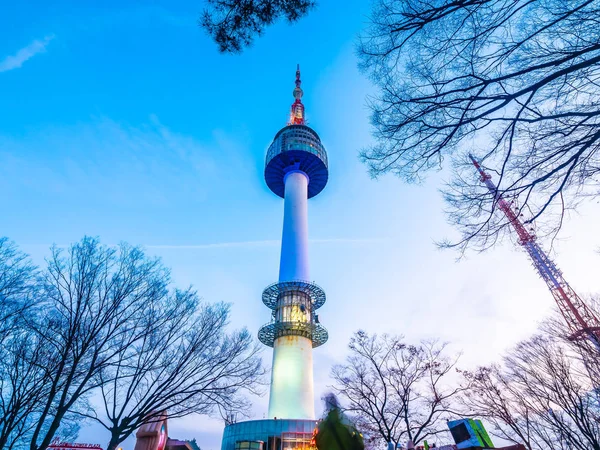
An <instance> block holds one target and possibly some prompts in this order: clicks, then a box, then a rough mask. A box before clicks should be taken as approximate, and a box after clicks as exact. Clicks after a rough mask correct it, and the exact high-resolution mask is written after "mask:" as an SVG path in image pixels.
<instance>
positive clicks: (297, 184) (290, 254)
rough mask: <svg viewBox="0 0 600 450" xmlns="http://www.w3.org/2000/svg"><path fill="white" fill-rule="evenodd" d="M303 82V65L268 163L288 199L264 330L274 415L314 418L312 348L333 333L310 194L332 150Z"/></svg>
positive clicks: (318, 186) (268, 173) (322, 179)
mask: <svg viewBox="0 0 600 450" xmlns="http://www.w3.org/2000/svg"><path fill="white" fill-rule="evenodd" d="M300 85H301V81H300V68H299V67H298V70H297V71H296V88H295V89H294V92H293V94H294V99H295V101H294V103H293V104H292V108H291V114H290V121H289V123H288V125H287V126H286V127H284V128H282V129H281V130H280V131H279V132H278V133H277V134H276V135H275V139H274V140H273V143H272V144H271V145H270V146H269V149H268V151H267V157H266V166H265V180H266V182H267V186H269V188H270V189H271V191H273V192H274V193H275V194H276V195H278V196H280V197H282V198H283V199H284V218H283V235H282V239H281V260H280V264H279V281H278V282H277V283H274V284H272V285H270V286H268V287H267V288H266V289H265V290H264V292H263V295H262V300H263V303H264V304H265V305H266V306H267V307H269V308H270V309H271V310H272V314H271V318H272V320H271V322H270V323H268V324H266V325H264V326H263V327H262V328H261V329H260V330H259V332H258V338H259V339H260V341H261V342H262V343H263V344H265V345H267V346H269V347H273V369H272V375H271V390H270V397H269V417H270V418H279V419H314V417H315V410H314V388H313V358H312V349H313V348H314V347H318V346H320V345H323V344H324V343H325V342H326V341H327V337H328V335H327V330H326V329H325V328H324V327H323V326H322V325H321V324H320V323H319V319H318V316H317V314H316V311H317V309H318V308H320V307H321V306H323V304H324V303H325V292H324V291H323V289H321V288H320V287H319V286H317V285H316V284H314V283H312V282H311V281H310V279H311V278H310V272H309V261H308V199H309V198H311V197H314V196H315V195H317V194H319V193H320V192H321V191H322V190H323V188H324V187H325V185H326V184H327V179H328V163H327V153H326V152H325V148H324V147H323V144H321V139H320V138H319V135H318V134H317V133H316V132H315V131H314V130H313V129H312V128H310V127H308V126H307V125H306V122H305V118H304V105H303V104H302V94H303V92H302V88H301V87H300Z"/></svg>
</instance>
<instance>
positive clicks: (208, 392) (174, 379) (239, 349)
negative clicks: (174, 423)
mask: <svg viewBox="0 0 600 450" xmlns="http://www.w3.org/2000/svg"><path fill="white" fill-rule="evenodd" d="M228 317H229V307H228V306H227V305H224V304H215V305H207V304H200V305H199V304H198V299H197V296H196V294H195V293H194V292H193V291H190V290H187V291H178V292H176V293H175V294H174V295H173V296H169V297H165V298H164V299H161V301H160V303H158V304H155V305H152V307H149V308H148V309H147V310H146V311H144V322H145V324H144V329H145V330H146V332H145V333H144V334H143V335H141V336H140V337H139V339H138V340H137V341H135V342H133V343H131V344H130V345H128V346H127V347H126V348H125V347H124V348H123V349H122V351H121V352H120V353H119V354H118V355H117V356H116V358H115V360H114V361H113V363H112V364H111V365H110V366H109V367H108V368H107V369H106V370H105V371H103V372H102V373H101V380H102V382H101V385H100V392H101V398H102V402H103V410H102V411H101V412H100V414H98V412H97V411H93V412H88V413H83V414H82V415H83V416H84V417H88V418H92V419H94V420H96V421H97V422H99V423H100V424H101V425H102V426H104V427H105V428H106V429H107V430H108V431H109V432H110V434H111V438H110V441H109V443H108V446H107V449H108V450H114V449H115V448H117V447H118V445H119V444H120V443H121V442H122V441H123V440H125V439H126V438H127V437H129V436H130V435H131V434H132V433H133V432H135V430H137V429H138V428H139V427H140V426H141V425H143V424H145V423H149V422H152V421H156V420H160V419H161V417H162V415H163V412H164V411H167V413H168V416H169V418H171V419H173V418H176V417H183V416H186V415H189V414H193V413H199V414H211V413H214V412H216V411H218V412H223V413H225V412H228V413H232V412H241V413H245V412H246V410H247V406H248V405H247V402H246V401H245V400H244V399H243V398H242V397H240V396H239V391H241V390H247V391H252V392H255V388H256V387H257V384H258V382H260V380H261V377H262V375H263V374H264V370H263V369H262V366H261V360H260V358H259V357H258V355H257V352H258V347H257V346H256V345H255V344H254V343H253V339H252V336H251V335H250V334H249V333H248V331H247V330H245V329H243V330H241V331H236V332H233V333H230V334H227V333H226V332H225V331H226V330H225V328H226V325H227V322H228Z"/></svg>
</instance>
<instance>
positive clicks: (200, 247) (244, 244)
mask: <svg viewBox="0 0 600 450" xmlns="http://www.w3.org/2000/svg"><path fill="white" fill-rule="evenodd" d="M309 242H310V243H311V244H377V243H381V242H385V239H352V238H340V239H335V238H333V239H310V240H309ZM276 245H281V241H278V240H274V239H273V240H264V241H240V242H217V243H213V244H181V245H145V246H144V247H145V248H149V249H157V250H162V249H164V250H204V249H211V248H250V247H269V246H276Z"/></svg>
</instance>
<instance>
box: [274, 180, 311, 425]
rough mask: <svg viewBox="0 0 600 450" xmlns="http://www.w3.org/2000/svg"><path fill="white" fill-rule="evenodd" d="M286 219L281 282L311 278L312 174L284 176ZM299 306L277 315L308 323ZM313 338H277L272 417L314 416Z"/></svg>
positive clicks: (282, 248)
mask: <svg viewBox="0 0 600 450" xmlns="http://www.w3.org/2000/svg"><path fill="white" fill-rule="evenodd" d="M284 184H285V196H284V203H285V206H284V218H283V236H282V241H281V260H280V266H279V282H280V283H281V282H286V281H309V264H308V176H307V175H306V174H305V173H304V172H301V171H292V172H289V173H287V174H286V176H285V179H284ZM298 308H299V307H298V305H295V306H292V305H290V306H282V307H281V308H280V309H279V310H278V311H277V312H276V314H277V315H278V319H279V320H280V321H283V322H287V321H299V322H308V321H310V317H307V313H306V312H305V311H302V310H300V309H298ZM312 347H313V345H312V340H311V339H309V338H306V337H303V336H294V335H286V336H281V337H278V338H277V339H275V342H274V345H273V368H272V373H271V393H270V397H269V417H270V418H275V417H278V418H282V419H283V418H285V419H314V417H315V407H314V386H313V357H312Z"/></svg>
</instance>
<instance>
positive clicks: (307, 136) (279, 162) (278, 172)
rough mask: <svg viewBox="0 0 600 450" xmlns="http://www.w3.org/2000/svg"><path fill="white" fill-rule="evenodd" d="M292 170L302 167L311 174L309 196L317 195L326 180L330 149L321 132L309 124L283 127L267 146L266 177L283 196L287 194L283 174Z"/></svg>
mask: <svg viewBox="0 0 600 450" xmlns="http://www.w3.org/2000/svg"><path fill="white" fill-rule="evenodd" d="M291 170H301V171H302V172H304V173H305V174H306V175H307V176H308V198H311V197H314V196H315V195H317V194H318V193H319V192H321V191H322V190H323V188H325V185H326V184H327V179H328V178H329V169H328V163H327V152H326V151H325V147H323V144H321V139H320V138H319V135H318V134H317V133H316V132H315V131H314V130H313V129H312V128H310V127H307V126H306V125H288V126H287V127H285V128H282V129H281V130H279V133H277V135H276V136H275V139H273V143H272V144H271V145H270V146H269V150H267V158H266V166H265V181H266V182H267V186H269V189H271V191H273V193H275V194H276V195H279V196H280V197H281V198H283V197H284V194H285V185H284V182H283V180H284V177H285V175H286V173H288V172H289V171H291Z"/></svg>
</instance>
